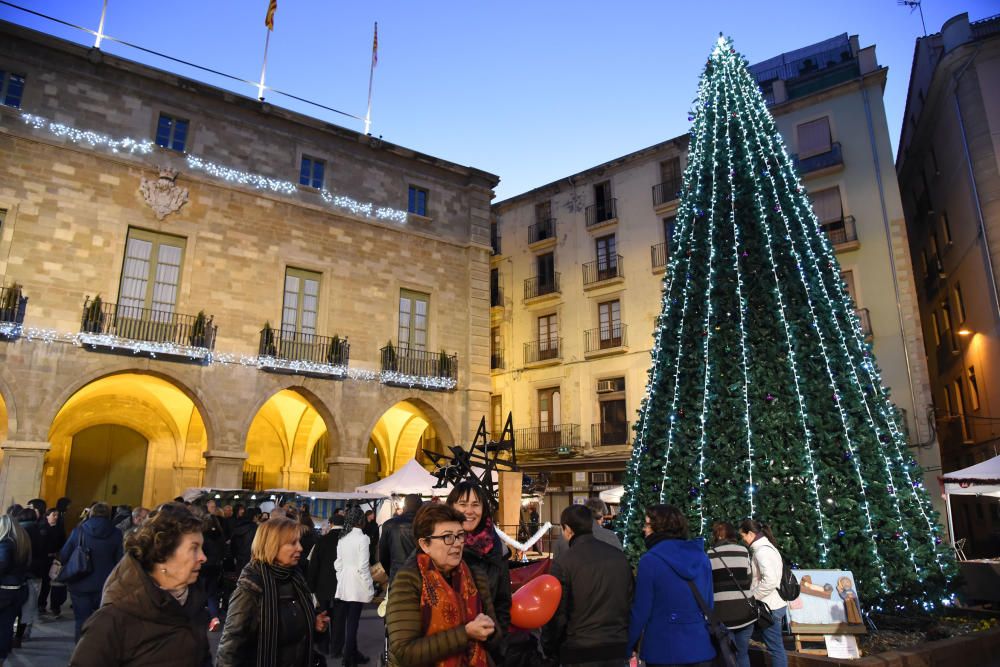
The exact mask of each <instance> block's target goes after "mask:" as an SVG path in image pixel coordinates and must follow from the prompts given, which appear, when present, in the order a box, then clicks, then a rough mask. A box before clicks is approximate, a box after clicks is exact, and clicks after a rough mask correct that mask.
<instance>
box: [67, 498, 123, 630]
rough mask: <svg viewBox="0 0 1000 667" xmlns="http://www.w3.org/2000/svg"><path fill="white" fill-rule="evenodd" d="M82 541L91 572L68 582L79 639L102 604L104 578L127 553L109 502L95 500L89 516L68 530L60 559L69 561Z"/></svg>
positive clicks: (105, 578) (105, 579)
mask: <svg viewBox="0 0 1000 667" xmlns="http://www.w3.org/2000/svg"><path fill="white" fill-rule="evenodd" d="M81 545H83V546H84V547H85V548H87V549H89V550H90V563H91V569H90V573H89V574H87V575H86V576H84V577H82V578H80V579H77V580H76V581H74V582H72V583H70V584H69V596H70V599H71V600H72V601H73V619H74V621H75V622H76V638H77V639H79V638H80V630H81V628H83V623H84V622H85V621H86V620H87V619H88V618H90V615H91V614H93V613H94V612H95V611H97V608H98V607H100V606H101V589H103V588H104V582H105V581H107V579H108V575H110V574H111V570H113V569H114V568H115V565H117V564H118V561H120V560H121V558H122V555H123V554H124V550H123V549H122V531H120V530H118V529H117V528H115V527H114V525H113V524H112V523H111V508H110V507H108V505H107V504H106V503H94V506H93V507H91V508H90V518H88V519H87V520H86V521H84V522H83V523H81V524H80V525H79V526H77V527H76V528H74V529H73V532H72V533H70V534H69V538H68V539H67V540H66V544H65V545H63V548H62V551H60V552H59V562H60V563H62V564H63V565H64V566H65V565H66V564H67V563H69V561H70V557H71V556H72V554H73V552H74V551H75V550H76V549H78V548H79V547H80V546H81Z"/></svg>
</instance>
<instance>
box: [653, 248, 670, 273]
mask: <svg viewBox="0 0 1000 667" xmlns="http://www.w3.org/2000/svg"><path fill="white" fill-rule="evenodd" d="M649 258H650V260H651V262H652V264H653V271H656V272H659V271H665V270H666V268H667V244H666V243H657V244H656V245H651V246H649Z"/></svg>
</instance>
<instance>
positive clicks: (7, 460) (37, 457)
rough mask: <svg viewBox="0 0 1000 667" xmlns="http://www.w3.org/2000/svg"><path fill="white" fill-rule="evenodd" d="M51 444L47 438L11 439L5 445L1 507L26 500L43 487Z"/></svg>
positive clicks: (0, 473)
mask: <svg viewBox="0 0 1000 667" xmlns="http://www.w3.org/2000/svg"><path fill="white" fill-rule="evenodd" d="M50 447H51V445H50V444H49V443H48V442H45V441H44V440H8V441H7V442H5V443H4V445H3V463H2V464H0V507H9V506H11V505H12V504H14V503H20V504H21V505H24V504H26V503H27V502H28V501H29V500H31V499H32V498H37V497H38V494H39V493H41V489H42V474H43V472H44V470H45V452H47V451H49V448H50Z"/></svg>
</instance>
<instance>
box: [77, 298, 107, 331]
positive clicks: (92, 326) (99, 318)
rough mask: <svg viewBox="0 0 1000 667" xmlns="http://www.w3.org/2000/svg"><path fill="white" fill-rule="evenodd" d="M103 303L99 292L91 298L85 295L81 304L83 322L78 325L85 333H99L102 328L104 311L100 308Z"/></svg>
mask: <svg viewBox="0 0 1000 667" xmlns="http://www.w3.org/2000/svg"><path fill="white" fill-rule="evenodd" d="M103 305H104V302H103V301H101V295H100V294H98V295H97V296H95V297H94V298H93V300H91V298H90V296H87V298H86V300H85V301H84V304H83V323H82V326H81V327H80V328H81V329H82V330H83V331H84V332H85V333H101V332H102V331H103V330H104V313H103V312H102V310H101V307H102V306H103Z"/></svg>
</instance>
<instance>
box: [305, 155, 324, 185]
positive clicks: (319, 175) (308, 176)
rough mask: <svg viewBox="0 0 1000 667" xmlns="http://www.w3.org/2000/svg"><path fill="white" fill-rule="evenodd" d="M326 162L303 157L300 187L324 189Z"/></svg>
mask: <svg viewBox="0 0 1000 667" xmlns="http://www.w3.org/2000/svg"><path fill="white" fill-rule="evenodd" d="M325 171H326V162H325V161H323V160H317V159H316V158H314V157H309V156H307V155H303V156H302V166H301V167H300V168H299V185H307V186H309V187H310V188H316V189H317V190H322V189H323V173H324V172H325Z"/></svg>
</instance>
